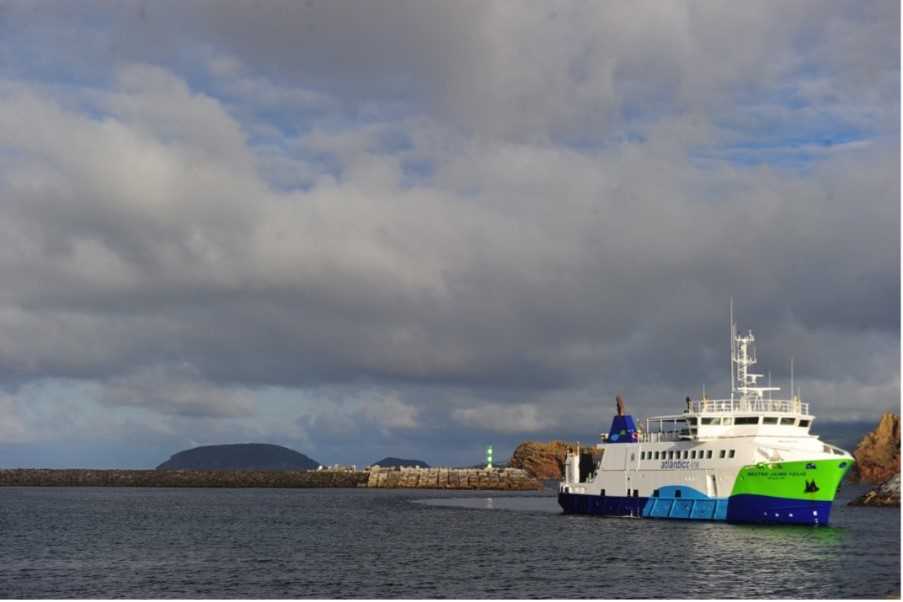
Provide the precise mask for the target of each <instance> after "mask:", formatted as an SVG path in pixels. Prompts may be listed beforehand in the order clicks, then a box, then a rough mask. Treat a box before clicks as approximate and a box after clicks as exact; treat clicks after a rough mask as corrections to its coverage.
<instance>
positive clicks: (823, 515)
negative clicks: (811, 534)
mask: <svg viewBox="0 0 903 602" xmlns="http://www.w3.org/2000/svg"><path fill="white" fill-rule="evenodd" d="M830 518H831V502H815V501H809V500H789V499H787V498H781V497H770V496H767V495H749V494H742V495H732V496H731V497H730V503H729V504H728V507H727V520H728V522H732V523H757V524H781V525H788V524H789V525H827V524H828V519H830Z"/></svg>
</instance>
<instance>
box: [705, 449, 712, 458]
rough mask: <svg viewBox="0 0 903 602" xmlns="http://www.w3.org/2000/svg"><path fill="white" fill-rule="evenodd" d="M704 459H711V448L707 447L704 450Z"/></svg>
mask: <svg viewBox="0 0 903 602" xmlns="http://www.w3.org/2000/svg"><path fill="white" fill-rule="evenodd" d="M705 459H706V460H711V459H712V450H710V449H707V450H706V452H705Z"/></svg>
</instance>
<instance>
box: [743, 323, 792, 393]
mask: <svg viewBox="0 0 903 602" xmlns="http://www.w3.org/2000/svg"><path fill="white" fill-rule="evenodd" d="M731 314H732V319H731V331H732V332H733V333H736V330H735V327H734V324H733V312H731ZM755 342H756V337H754V336H753V333H752V330H750V331H747V334H746V335H743V336H740V335H737V334H734V336H733V337H732V340H731V348H732V351H733V354H732V358H731V372H732V373H733V372H734V366H736V379H735V381H733V382H731V400H733V394H734V391H737V392H739V393H740V399H741V400H749V399H762V398H763V396H764V393H765V392H767V391H779V390H780V389H779V387H760V386H758V380H759V379H760V378H761V377H762V376H763V375H762V374H758V373H756V372H750V368H752V367H753V366H755V365H756V363H757V362H758V360H757V359H756V347H755Z"/></svg>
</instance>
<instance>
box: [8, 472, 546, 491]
mask: <svg viewBox="0 0 903 602" xmlns="http://www.w3.org/2000/svg"><path fill="white" fill-rule="evenodd" d="M0 487H234V488H244V487H271V488H314V487H372V488H377V489H392V488H410V489H497V490H509V491H529V490H535V489H541V488H542V484H541V483H540V482H539V481H536V480H535V479H531V478H530V477H529V476H527V474H526V473H525V472H524V471H522V470H517V469H495V470H477V469H455V468H430V469H382V468H374V469H372V470H356V471H351V470H348V471H345V470H94V469H45V468H15V469H0Z"/></svg>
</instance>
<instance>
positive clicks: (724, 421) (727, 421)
mask: <svg viewBox="0 0 903 602" xmlns="http://www.w3.org/2000/svg"><path fill="white" fill-rule="evenodd" d="M721 424H724V425H728V426H730V425H731V424H734V419H733V418H731V417H727V418H724V419H722V421H721Z"/></svg>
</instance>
